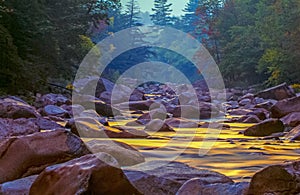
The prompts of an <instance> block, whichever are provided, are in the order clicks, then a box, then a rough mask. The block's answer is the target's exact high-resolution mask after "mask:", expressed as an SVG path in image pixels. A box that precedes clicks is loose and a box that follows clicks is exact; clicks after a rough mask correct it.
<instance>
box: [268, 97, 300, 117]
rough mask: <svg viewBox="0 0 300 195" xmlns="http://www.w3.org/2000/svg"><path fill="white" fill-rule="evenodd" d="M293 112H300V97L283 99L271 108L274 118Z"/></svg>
mask: <svg viewBox="0 0 300 195" xmlns="http://www.w3.org/2000/svg"><path fill="white" fill-rule="evenodd" d="M292 112H300V97H294V98H290V99H285V100H281V101H279V102H277V103H276V104H275V105H273V106H272V108H271V113H272V117H273V118H281V117H283V116H285V115H288V114H289V113H292Z"/></svg>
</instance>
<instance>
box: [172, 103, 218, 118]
mask: <svg viewBox="0 0 300 195" xmlns="http://www.w3.org/2000/svg"><path fill="white" fill-rule="evenodd" d="M170 113H171V114H173V117H183V118H187V119H209V118H212V117H214V116H216V115H217V114H219V110H218V108H217V107H216V106H214V105H213V104H210V103H206V102H201V103H200V104H199V108H198V107H196V106H192V105H180V106H176V107H175V108H174V109H173V110H170Z"/></svg>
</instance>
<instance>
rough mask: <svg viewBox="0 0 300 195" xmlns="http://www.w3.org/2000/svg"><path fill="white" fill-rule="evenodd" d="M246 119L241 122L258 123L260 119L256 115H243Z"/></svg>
mask: <svg viewBox="0 0 300 195" xmlns="http://www.w3.org/2000/svg"><path fill="white" fill-rule="evenodd" d="M245 117H246V119H244V120H243V121H242V123H260V122H261V120H260V119H259V118H258V117H257V116H256V115H250V116H245Z"/></svg>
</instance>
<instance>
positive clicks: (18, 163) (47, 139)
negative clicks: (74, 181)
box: [0, 130, 89, 183]
mask: <svg viewBox="0 0 300 195" xmlns="http://www.w3.org/2000/svg"><path fill="white" fill-rule="evenodd" d="M88 153H89V151H88V149H87V148H86V146H85V145H84V143H83V142H82V141H81V140H80V139H79V138H78V137H77V136H75V135H73V134H72V133H70V132H68V131H62V130H58V131H50V132H43V133H35V134H31V135H27V136H19V137H13V138H9V139H5V140H2V141H1V142H0V183H4V182H7V181H12V180H15V179H19V178H22V177H27V176H30V175H34V174H37V173H40V172H41V171H42V170H43V169H44V168H45V167H47V166H49V165H53V164H57V163H61V162H65V161H68V160H70V159H73V158H76V157H80V156H82V155H85V154H88ZM8 170H9V171H8Z"/></svg>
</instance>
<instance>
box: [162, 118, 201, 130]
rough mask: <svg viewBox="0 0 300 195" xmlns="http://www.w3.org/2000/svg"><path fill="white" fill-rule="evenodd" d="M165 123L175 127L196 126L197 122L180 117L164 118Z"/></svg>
mask: <svg viewBox="0 0 300 195" xmlns="http://www.w3.org/2000/svg"><path fill="white" fill-rule="evenodd" d="M165 122H166V124H168V125H169V126H171V127H175V128H197V127H198V126H199V124H198V123H196V122H193V121H189V120H186V119H180V118H169V119H166V120H165Z"/></svg>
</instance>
